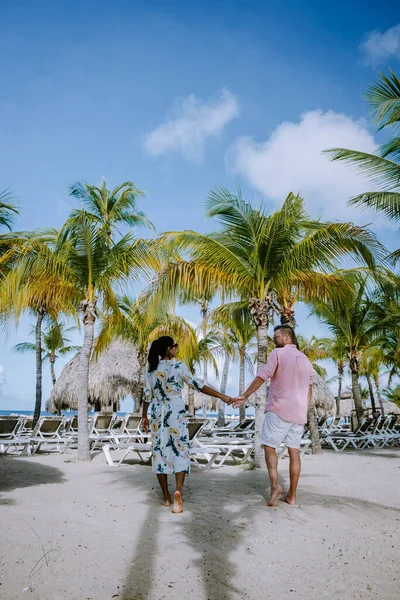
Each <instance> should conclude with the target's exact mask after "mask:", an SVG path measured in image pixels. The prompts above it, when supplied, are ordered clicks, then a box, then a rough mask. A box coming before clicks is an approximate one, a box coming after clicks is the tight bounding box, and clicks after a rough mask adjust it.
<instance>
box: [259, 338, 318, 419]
mask: <svg viewBox="0 0 400 600" xmlns="http://www.w3.org/2000/svg"><path fill="white" fill-rule="evenodd" d="M257 376H258V377H261V379H264V381H267V380H268V379H271V384H270V388H269V394H268V400H267V404H266V407H265V411H270V412H273V413H275V414H277V415H279V416H280V417H281V419H284V421H288V422H289V423H297V424H298V425H302V424H304V423H307V406H308V390H309V386H310V385H312V377H313V367H312V364H311V363H310V361H309V360H308V358H307V356H306V355H305V354H303V353H302V352H300V351H299V350H297V348H296V346H295V345H294V344H286V346H283V347H282V348H275V349H274V350H272V352H271V354H270V355H269V358H268V361H267V364H266V365H265V366H264V368H263V369H261V371H260V372H259V373H258V375H257Z"/></svg>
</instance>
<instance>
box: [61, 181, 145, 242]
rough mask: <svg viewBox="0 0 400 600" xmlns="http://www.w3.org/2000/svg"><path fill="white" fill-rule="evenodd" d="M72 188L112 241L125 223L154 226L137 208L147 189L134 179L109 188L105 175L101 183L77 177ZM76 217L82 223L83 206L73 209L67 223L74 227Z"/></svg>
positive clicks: (76, 196)
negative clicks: (97, 184) (95, 184)
mask: <svg viewBox="0 0 400 600" xmlns="http://www.w3.org/2000/svg"><path fill="white" fill-rule="evenodd" d="M69 190H70V195H71V196H73V197H74V198H78V199H79V200H80V201H81V204H82V206H83V208H84V209H85V211H86V215H87V218H90V219H92V220H93V223H94V224H95V225H96V226H97V228H99V229H100V230H102V231H103V232H104V233H105V235H106V236H107V238H108V241H109V243H112V241H113V239H114V237H115V234H116V231H118V228H119V227H120V226H121V225H123V224H125V225H128V226H129V227H131V228H132V227H138V226H145V227H148V228H150V229H154V225H153V224H152V223H151V222H150V221H149V220H148V219H147V218H146V216H145V215H144V213H143V212H142V211H140V210H137V208H136V203H137V200H138V198H140V197H141V196H143V195H144V193H143V192H142V191H141V190H139V189H138V188H137V187H136V185H135V184H134V183H133V182H131V181H125V182H124V183H121V184H120V185H118V186H117V187H115V188H114V189H113V190H108V189H107V184H106V181H105V180H104V179H103V180H102V182H101V184H100V186H94V185H89V184H88V183H86V182H83V181H77V182H75V183H74V184H72V185H71V186H70V188H69ZM76 219H77V223H79V219H80V211H79V209H77V210H73V211H72V212H71V214H70V217H69V219H68V222H67V223H66V227H70V228H73V226H74V223H75V220H76Z"/></svg>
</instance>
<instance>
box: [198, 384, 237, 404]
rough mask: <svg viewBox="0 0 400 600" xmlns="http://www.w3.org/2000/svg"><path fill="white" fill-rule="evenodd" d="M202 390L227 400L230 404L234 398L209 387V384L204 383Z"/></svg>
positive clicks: (223, 400)
mask: <svg viewBox="0 0 400 600" xmlns="http://www.w3.org/2000/svg"><path fill="white" fill-rule="evenodd" d="M200 391H201V393H202V394H207V396H212V397H213V398H219V399H220V400H222V402H225V404H230V403H231V402H232V398H231V397H230V396H227V395H226V394H221V392H218V391H217V390H214V388H212V387H209V386H208V385H203V387H202V388H201V390H200Z"/></svg>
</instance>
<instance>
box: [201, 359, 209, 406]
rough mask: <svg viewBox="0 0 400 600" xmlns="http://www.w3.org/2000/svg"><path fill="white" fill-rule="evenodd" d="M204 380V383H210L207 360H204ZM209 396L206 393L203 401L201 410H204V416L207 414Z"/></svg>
mask: <svg viewBox="0 0 400 600" xmlns="http://www.w3.org/2000/svg"><path fill="white" fill-rule="evenodd" d="M203 380H204V385H207V384H208V364H207V361H204V370H203ZM207 401H208V400H207V396H205V395H204V397H203V400H202V403H201V411H202V415H203V417H206V416H207Z"/></svg>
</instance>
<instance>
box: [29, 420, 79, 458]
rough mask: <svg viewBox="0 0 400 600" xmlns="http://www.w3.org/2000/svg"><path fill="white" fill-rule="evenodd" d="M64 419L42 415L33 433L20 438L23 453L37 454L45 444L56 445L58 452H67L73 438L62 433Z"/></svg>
mask: <svg viewBox="0 0 400 600" xmlns="http://www.w3.org/2000/svg"><path fill="white" fill-rule="evenodd" d="M63 421H64V418H63V417H40V419H39V420H38V422H37V423H36V426H35V428H34V429H33V431H32V434H31V435H30V436H26V437H21V438H20V439H21V440H23V446H24V447H23V451H22V454H35V453H36V452H38V451H39V450H40V448H41V447H42V445H43V444H46V445H50V446H53V447H54V446H56V448H57V450H58V452H65V451H66V450H67V449H68V448H69V446H70V445H71V442H72V438H70V437H67V436H64V437H63V436H61V435H60V430H61V428H62V425H63Z"/></svg>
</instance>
